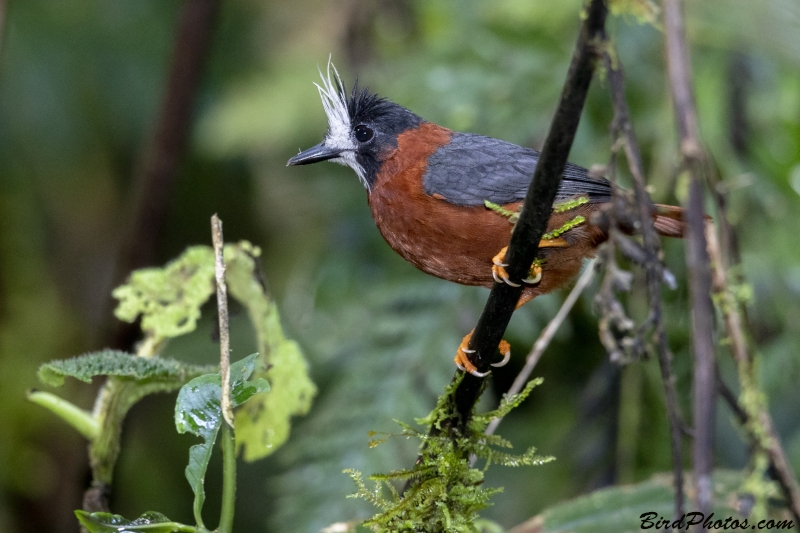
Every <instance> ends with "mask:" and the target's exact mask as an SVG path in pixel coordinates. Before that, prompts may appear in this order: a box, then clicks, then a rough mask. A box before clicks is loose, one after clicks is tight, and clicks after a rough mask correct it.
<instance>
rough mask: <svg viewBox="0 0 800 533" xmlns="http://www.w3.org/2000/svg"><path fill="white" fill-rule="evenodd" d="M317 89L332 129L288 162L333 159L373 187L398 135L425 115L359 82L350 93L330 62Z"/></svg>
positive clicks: (300, 162) (297, 162) (368, 187)
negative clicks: (420, 115)
mask: <svg viewBox="0 0 800 533" xmlns="http://www.w3.org/2000/svg"><path fill="white" fill-rule="evenodd" d="M331 70H333V79H331ZM320 75H321V73H320ZM317 89H319V94H320V96H321V97H322V106H323V107H324V108H325V114H326V115H327V116H328V132H327V133H326V134H325V138H324V139H323V141H322V142H321V143H319V144H318V145H316V146H313V147H311V148H309V149H308V150H306V151H304V152H301V153H299V154H297V155H296V156H294V157H293V158H291V159H290V160H289V162H288V163H287V165H308V164H311V163H317V162H319V161H326V160H331V161H333V162H335V163H339V164H341V165H347V166H349V167H350V168H352V169H353V170H355V171H356V174H358V177H359V179H360V180H361V183H363V184H364V186H365V187H366V188H367V190H370V189H371V188H372V185H373V184H374V183H375V178H376V177H377V174H378V171H379V170H380V166H381V162H382V161H383V159H384V158H385V157H386V155H387V154H388V153H390V152H391V150H392V149H393V148H396V147H397V136H398V135H400V134H401V133H403V132H404V131H406V130H408V129H410V128H416V127H417V126H419V125H420V123H422V119H421V118H420V117H418V116H417V115H415V114H414V113H412V112H411V111H409V110H408V109H406V108H405V107H403V106H400V105H397V104H395V103H394V102H390V101H389V100H386V99H385V98H381V97H379V96H378V95H376V94H373V93H371V92H369V90H367V89H359V88H358V82H356V83H355V84H354V85H353V90H352V91H351V92H350V95H349V96H348V95H347V92H346V91H345V88H344V84H343V83H342V81H341V79H340V78H339V73H338V72H337V71H336V68H335V67H333V65H331V64H330V63H328V72H327V76H322V85H321V86H320V85H317Z"/></svg>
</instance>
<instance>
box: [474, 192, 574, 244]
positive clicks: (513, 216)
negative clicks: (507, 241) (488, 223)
mask: <svg viewBox="0 0 800 533" xmlns="http://www.w3.org/2000/svg"><path fill="white" fill-rule="evenodd" d="M588 203H589V198H588V197H587V196H580V197H578V198H570V199H569V200H564V201H563V202H556V203H554V204H553V213H566V212H567V211H572V210H573V209H577V208H578V207H580V206H582V205H584V204H588ZM483 205H485V206H486V208H487V209H491V210H492V211H494V212H495V213H497V214H498V215H501V216H504V217H506V218H507V219H508V221H509V223H511V224H512V225H516V223H517V220H519V215H520V213H521V212H522V204H520V206H519V210H518V211H517V212H516V213H515V212H514V211H510V210H508V209H506V208H505V207H503V206H501V205H498V204H495V203H493V202H490V201H489V200H484V201H483ZM584 222H586V218H585V217H583V216H581V215H577V216H576V217H575V218H573V219H571V220H569V221H568V222H566V223H565V224H564V225H563V226H561V227H560V228H557V229H555V230H553V231H551V232H548V233H545V234H544V235H542V239H543V240H549V239H555V238H557V237H558V236H559V235H562V234H563V233H566V232H567V231H569V230H571V229H572V228H574V227H576V226H579V225H581V224H583V223H584ZM512 230H513V227H512Z"/></svg>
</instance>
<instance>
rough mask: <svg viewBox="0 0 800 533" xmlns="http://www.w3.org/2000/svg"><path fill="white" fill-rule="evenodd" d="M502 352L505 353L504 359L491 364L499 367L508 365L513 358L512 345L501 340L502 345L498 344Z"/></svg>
mask: <svg viewBox="0 0 800 533" xmlns="http://www.w3.org/2000/svg"><path fill="white" fill-rule="evenodd" d="M498 349H499V350H500V353H502V354H503V360H502V361H498V362H497V363H492V364H491V366H493V367H495V368H499V367H501V366H506V365H507V364H508V361H509V360H510V359H511V346H510V345H509V344H508V343H507V342H506V341H500V346H498Z"/></svg>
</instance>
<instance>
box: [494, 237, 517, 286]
mask: <svg viewBox="0 0 800 533" xmlns="http://www.w3.org/2000/svg"><path fill="white" fill-rule="evenodd" d="M506 250H508V246H503V249H502V250H500V251H499V252H497V255H495V256H494V257H492V277H493V278H494V280H495V281H496V282H497V283H506V284H507V285H511V286H512V287H519V285H520V284H519V283H514V282H513V281H511V280H510V279H508V272H506V267H507V266H508V263H504V262H503V261H505V260H506Z"/></svg>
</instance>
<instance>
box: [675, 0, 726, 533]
mask: <svg viewBox="0 0 800 533" xmlns="http://www.w3.org/2000/svg"><path fill="white" fill-rule="evenodd" d="M664 23H665V28H666V49H667V72H668V75H669V84H670V90H671V93H672V100H673V107H674V109H675V122H676V124H677V128H678V135H679V139H680V148H681V155H682V163H683V166H684V168H685V169H686V170H687V171H688V172H689V199H688V202H687V206H686V214H685V219H686V223H687V235H686V265H687V269H688V275H689V289H690V295H691V306H692V313H691V314H692V348H693V351H694V394H693V396H694V441H693V449H692V452H693V458H694V461H693V469H694V483H695V489H696V492H697V506H698V509H699V511H700V512H702V513H705V514H707V513H709V512H710V511H711V505H712V498H713V490H712V469H713V466H714V465H713V462H714V461H713V445H714V414H715V406H716V401H715V400H716V387H715V386H714V383H715V366H714V343H713V339H712V336H711V335H712V329H713V308H712V305H711V297H710V290H711V273H710V271H709V263H708V252H707V251H706V242H705V241H706V239H705V233H704V224H705V214H704V207H703V196H704V194H703V182H704V179H703V176H704V166H705V161H706V158H705V154H704V150H703V147H702V146H701V144H700V140H699V136H698V130H697V112H696V110H695V102H694V93H693V91H692V87H691V64H690V60H689V51H688V49H687V47H686V36H685V31H684V26H683V15H682V13H681V2H680V0H664ZM701 531H705V528H704V527H703V528H702V529H701Z"/></svg>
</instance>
